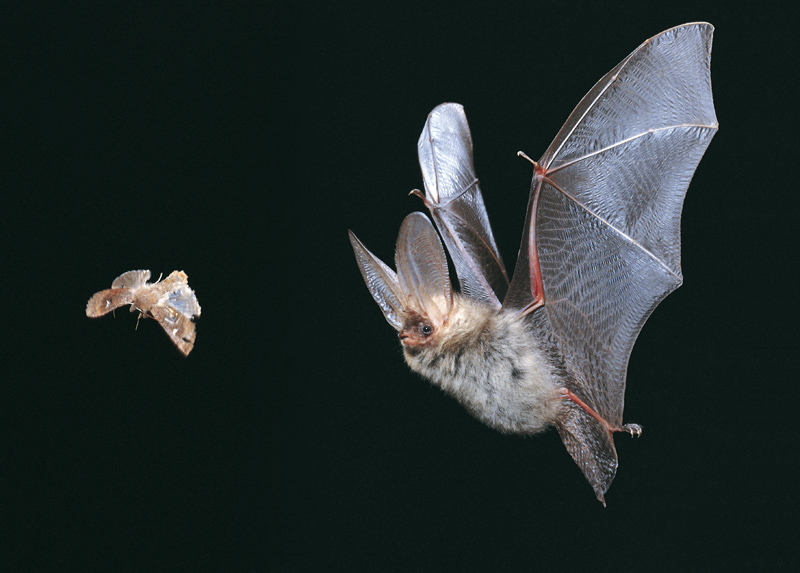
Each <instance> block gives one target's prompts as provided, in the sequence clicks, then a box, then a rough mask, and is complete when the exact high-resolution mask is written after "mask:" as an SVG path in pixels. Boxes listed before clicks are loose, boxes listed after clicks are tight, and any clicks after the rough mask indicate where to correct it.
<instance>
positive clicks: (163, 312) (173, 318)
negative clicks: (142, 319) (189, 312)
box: [150, 305, 197, 356]
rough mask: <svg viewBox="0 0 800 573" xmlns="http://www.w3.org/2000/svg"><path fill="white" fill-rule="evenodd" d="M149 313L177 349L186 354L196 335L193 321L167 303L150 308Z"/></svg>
mask: <svg viewBox="0 0 800 573" xmlns="http://www.w3.org/2000/svg"><path fill="white" fill-rule="evenodd" d="M150 314H151V316H152V317H153V318H155V319H156V320H157V321H158V323H159V324H160V325H161V327H162V328H163V329H164V331H165V332H166V333H167V334H168V335H169V337H170V338H171V339H172V342H174V343H175V345H176V346H177V347H178V349H179V350H180V351H181V352H183V354H184V355H186V356H188V355H189V353H190V352H191V351H192V349H193V348H194V339H195V337H196V335H197V333H196V332H195V324H194V322H192V321H191V319H190V318H187V317H186V316H184V315H183V314H181V313H180V312H178V311H177V310H176V309H174V308H172V307H171V306H168V305H159V306H154V307H153V308H151V309H150Z"/></svg>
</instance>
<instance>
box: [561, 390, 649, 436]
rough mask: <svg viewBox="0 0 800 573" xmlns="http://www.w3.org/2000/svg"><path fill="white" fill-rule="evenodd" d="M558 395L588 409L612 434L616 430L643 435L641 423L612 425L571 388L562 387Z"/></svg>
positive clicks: (633, 434)
mask: <svg viewBox="0 0 800 573" xmlns="http://www.w3.org/2000/svg"><path fill="white" fill-rule="evenodd" d="M558 397H559V398H561V399H569V400H572V401H573V402H575V403H576V404H577V405H578V406H580V407H581V408H583V409H584V410H586V412H587V413H588V414H590V415H591V416H592V417H593V418H594V419H595V420H597V421H598V422H600V423H601V424H602V425H603V427H604V428H605V429H606V430H608V431H609V432H611V433H612V434H613V433H614V432H627V433H628V434H630V435H631V436H636V437H637V438H638V437H639V436H641V435H642V427H641V426H640V425H639V424H625V425H624V426H622V427H621V428H618V427H616V426H612V425H611V424H609V423H608V422H606V420H605V418H603V417H602V416H601V415H600V414H598V413H597V412H595V411H594V410H593V409H592V408H590V407H589V405H588V404H587V403H586V402H584V401H583V400H581V399H580V398H578V397H577V396H576V395H575V393H574V392H572V391H571V390H570V389H569V388H560V389H559V396H558Z"/></svg>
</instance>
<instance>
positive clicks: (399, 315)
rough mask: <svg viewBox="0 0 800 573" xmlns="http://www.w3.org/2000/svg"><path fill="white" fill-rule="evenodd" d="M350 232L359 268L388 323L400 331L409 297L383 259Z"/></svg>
mask: <svg viewBox="0 0 800 573" xmlns="http://www.w3.org/2000/svg"><path fill="white" fill-rule="evenodd" d="M348 233H349V235H350V244H351V245H353V251H354V252H355V254H356V262H358V268H359V269H361V276H363V277H364V282H365V283H367V288H368V289H369V293H370V294H371V295H372V298H374V299H375V302H377V303H378V306H379V307H381V312H383V316H385V317H386V320H387V321H388V323H389V324H391V325H392V326H393V327H394V328H395V330H397V331H399V330H400V329H401V328H402V327H403V319H404V317H405V309H406V308H407V307H408V299H407V297H406V295H405V294H404V293H403V289H402V288H401V287H400V281H399V280H398V279H397V275H396V274H395V272H394V271H393V270H392V269H390V268H389V267H388V266H386V264H384V263H383V261H381V260H380V259H379V258H378V257H376V256H375V255H373V254H372V253H370V252H369V251H368V250H367V248H366V247H365V246H364V245H363V244H362V243H361V241H359V240H358V237H356V236H355V235H354V234H353V232H352V231H348Z"/></svg>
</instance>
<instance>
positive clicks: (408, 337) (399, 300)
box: [350, 212, 453, 346]
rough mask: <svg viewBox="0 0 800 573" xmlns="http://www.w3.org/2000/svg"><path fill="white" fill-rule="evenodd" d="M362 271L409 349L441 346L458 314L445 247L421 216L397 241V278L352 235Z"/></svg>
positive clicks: (409, 220) (409, 223)
mask: <svg viewBox="0 0 800 573" xmlns="http://www.w3.org/2000/svg"><path fill="white" fill-rule="evenodd" d="M350 243H351V244H352V245H353V251H355V254H356V261H357V262H358V267H359V268H360V269H361V274H362V276H363V277H364V282H366V283H367V288H368V289H369V292H370V294H372V298H374V299H375V302H377V303H378V306H380V307H381V311H382V312H383V315H384V316H385V317H386V320H387V321H388V322H389V324H391V325H392V326H393V327H394V328H395V329H396V330H397V332H398V336H399V337H400V341H401V342H402V343H403V345H405V346H423V345H428V344H431V343H432V342H433V341H434V340H436V334H437V332H438V331H439V329H440V328H441V327H442V326H444V325H445V324H446V323H447V317H448V316H449V314H450V311H451V310H452V308H453V289H452V287H451V286H450V276H449V274H448V270H447V258H446V257H445V254H444V248H443V247H442V242H441V240H440V239H439V235H437V234H436V231H435V230H434V228H433V225H432V224H431V222H430V220H428V218H427V217H426V216H425V215H423V214H422V213H419V212H417V213H411V214H410V215H409V216H408V217H406V218H405V220H404V221H403V224H402V225H401V227H400V234H399V235H398V237H397V253H396V255H395V263H396V265H397V274H395V272H394V271H393V270H392V269H390V268H389V267H388V266H387V265H386V264H384V263H383V262H382V261H381V260H380V259H378V258H377V257H376V256H375V255H373V254H372V253H370V252H369V251H368V250H367V248H366V247H364V245H362V244H361V241H359V240H358V238H356V236H355V235H354V234H353V233H352V231H351V232H350Z"/></svg>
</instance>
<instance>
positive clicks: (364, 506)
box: [0, 2, 798, 571]
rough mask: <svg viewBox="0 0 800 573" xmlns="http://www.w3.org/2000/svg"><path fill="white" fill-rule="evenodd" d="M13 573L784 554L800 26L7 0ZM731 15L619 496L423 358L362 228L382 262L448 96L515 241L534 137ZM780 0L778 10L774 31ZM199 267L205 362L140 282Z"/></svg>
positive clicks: (7, 377)
mask: <svg viewBox="0 0 800 573" xmlns="http://www.w3.org/2000/svg"><path fill="white" fill-rule="evenodd" d="M4 20H5V22H4V24H5V25H6V27H7V28H8V31H7V33H4V34H3V35H2V37H3V40H2V46H3V47H2V54H3V56H2V59H3V61H4V68H5V69H4V73H3V82H2V83H3V88H2V89H3V93H4V94H5V97H3V98H2V101H3V107H4V108H5V110H4V112H3V113H4V117H5V118H6V120H5V122H4V123H5V125H6V128H5V129H4V130H3V137H2V138H0V139H1V140H2V143H3V149H2V157H3V177H2V180H0V186H2V187H1V188H2V190H3V203H2V205H3V206H2V208H0V213H2V215H0V216H2V218H3V224H2V229H1V230H0V233H2V236H3V243H2V244H3V252H4V255H3V258H4V261H3V263H4V264H3V269H4V271H5V276H4V280H3V281H2V283H1V284H0V296H2V300H3V301H4V302H5V304H4V312H3V316H4V320H3V323H2V335H1V336H2V337H3V338H2V340H3V359H2V379H0V523H1V524H2V530H1V531H0V539H2V541H0V542H1V543H2V544H3V546H2V550H0V567H1V568H2V569H3V570H11V571H13V570H59V571H64V570H81V571H88V570H164V569H167V570H169V569H183V570H190V569H195V570H248V571H263V570H270V569H273V570H279V571H320V570H357V571H374V570H403V571H409V570H437V571H443V570H457V571H473V570H474V571H509V570H531V569H534V568H547V569H554V568H556V569H566V568H570V569H572V568H578V569H588V568H590V567H591V568H592V569H599V570H609V569H615V570H617V569H623V570H630V569H659V568H669V569H676V568H678V567H681V568H683V567H688V568H691V569H698V568H703V569H715V568H722V567H730V566H736V567H748V568H750V567H775V566H783V567H788V566H790V565H792V564H796V563H797V555H796V550H795V549H794V545H795V544H796V539H797V519H796V512H797V510H798V503H797V502H798V496H797V493H796V488H795V481H796V480H795V476H796V475H797V470H796V462H795V454H796V452H797V448H798V446H797V439H796V438H797V430H796V424H795V422H794V420H795V418H796V397H797V392H796V390H795V388H796V383H797V380H798V376H797V368H796V355H795V352H796V347H797V344H796V342H797V339H796V336H794V329H793V325H794V321H795V319H796V316H797V315H796V310H795V306H796V305H795V304H794V302H793V297H794V296H795V294H794V293H795V290H796V289H793V288H792V286H793V281H794V279H795V274H796V263H795V260H796V256H795V248H794V247H795V245H796V240H795V233H796V228H797V221H798V216H797V206H798V205H797V203H798V200H797V192H796V185H795V184H794V180H795V177H794V175H793V173H794V170H795V164H796V161H797V160H796V158H795V155H796V151H795V149H796V146H795V145H794V140H795V139H796V133H797V125H796V123H797V122H796V119H795V115H796V114H795V113H794V111H793V110H794V109H795V106H796V102H795V100H796V98H795V92H796V90H795V84H796V82H797V73H796V71H795V65H794V61H795V59H796V55H797V54H796V49H795V48H794V44H795V41H794V40H795V39H794V35H793V34H794V32H793V31H792V29H791V27H790V26H789V20H791V19H790V18H788V17H787V15H785V14H780V13H778V12H777V11H774V12H772V13H769V12H768V11H765V10H764V9H763V7H761V9H758V10H755V9H754V10H751V11H748V12H747V13H742V12H738V11H737V10H736V9H735V7H733V6H732V5H729V4H723V3H720V4H704V3H702V2H692V3H688V4H686V5H682V4H680V3H674V2H669V3H660V4H658V5H649V4H644V3H641V2H635V3H634V2H621V3H614V4H611V3H609V4H603V5H602V6H601V5H600V4H595V3H585V4H583V3H560V4H557V5H556V4H553V3H533V2H526V3H519V4H517V5H507V6H504V7H499V6H496V5H494V4H491V3H487V4H474V5H461V4H451V5H447V6H445V5H436V6H433V5H432V4H421V5H382V4H374V5H373V4H372V3H362V4H358V3H347V4H337V5H333V4H331V5H325V4H320V5H314V4H313V3H303V4H302V6H301V5H298V6H297V7H296V8H289V7H287V6H284V5H268V4H262V3H258V4H220V5H216V6H212V5H210V4H203V5H202V7H201V6H198V5H195V4H194V3H185V4H184V3H170V4H169V5H168V6H163V7H159V8H144V7H142V6H141V5H138V4H137V5H136V6H126V7H122V6H115V7H109V6H107V5H106V4H104V3H96V4H91V3H82V4H77V5H72V6H70V7H67V6H63V5H61V4H59V3H45V4H36V5H34V4H30V5H29V8H28V9H27V10H26V11H25V12H24V13H23V12H18V13H9V14H7V15H6V17H5V18H4ZM697 20H707V21H710V22H711V23H713V24H714V25H715V26H716V28H717V31H716V34H715V39H714V51H713V58H712V79H713V84H714V93H715V103H716V107H717V115H718V118H719V122H720V131H719V133H718V134H717V136H716V137H715V139H714V140H713V141H712V143H711V146H710V147H709V150H708V152H707V154H706V156H705V158H704V159H703V161H702V162H701V164H700V167H699V169H698V171H697V174H696V176H695V178H694V180H693V182H692V185H691V187H690V190H689V193H688V195H687V199H686V203H685V208H684V215H683V259H682V265H683V271H684V276H685V283H684V286H683V287H682V288H681V289H679V290H678V291H677V292H675V293H674V294H673V295H671V296H670V297H669V298H667V299H666V301H665V302H664V303H662V305H661V306H660V307H659V308H658V309H657V310H656V312H655V313H654V315H653V316H652V317H651V318H650V320H649V321H648V323H647V325H646V327H645V328H644V330H643V332H642V334H641V336H640V338H639V340H638V342H637V344H636V347H635V349H634V352H633V355H632V358H631V362H630V367H629V372H628V390H627V393H626V410H625V419H626V421H635V422H638V423H640V424H642V425H643V426H644V428H645V433H644V435H643V437H642V438H641V439H639V440H631V439H628V438H625V437H624V436H622V437H618V438H617V447H618V450H619V457H620V469H619V471H618V474H617V478H616V480H615V481H614V483H613V485H612V487H611V489H610V491H609V493H608V494H607V501H608V507H607V508H606V509H604V508H603V507H602V506H601V505H600V504H599V503H598V502H597V501H596V500H595V498H594V495H593V493H592V491H591V488H590V487H589V485H588V484H587V483H586V482H585V480H584V478H583V476H582V475H581V473H580V471H579V469H578V468H577V466H576V465H575V464H574V463H573V462H572V461H571V459H570V458H569V456H568V454H567V453H566V451H565V449H564V448H563V446H562V445H561V443H560V440H559V439H558V436H557V435H556V433H555V432H552V431H551V432H548V433H546V434H545V435H543V436H539V437H536V438H529V439H523V438H519V437H511V436H503V435H501V434H499V433H497V432H494V431H492V430H490V429H488V428H486V427H484V426H482V425H481V424H480V423H478V422H477V421H475V420H473V419H472V418H470V416H469V415H468V414H466V413H465V412H464V411H463V409H462V408H461V407H460V406H458V405H457V404H456V403H455V402H454V401H453V400H452V399H450V398H448V397H446V396H445V395H443V394H442V392H440V391H439V390H437V389H435V388H433V387H431V386H430V385H429V384H428V383H427V382H424V381H423V380H421V379H419V378H418V377H416V376H415V375H413V374H412V373H410V372H409V371H408V369H407V368H406V367H405V366H404V364H403V361H402V357H401V355H400V350H399V345H398V342H397V339H396V336H395V334H394V332H393V330H392V329H391V328H390V327H389V326H388V325H386V323H385V321H384V319H383V318H382V316H381V314H380V312H379V310H378V309H377V308H376V306H375V304H374V303H373V302H372V300H371V299H370V297H369V294H368V292H367V290H366V288H365V287H364V284H363V281H362V280H361V277H360V275H359V273H358V270H357V267H356V265H355V262H354V260H353V256H352V251H351V249H350V246H349V243H348V241H347V238H346V230H347V229H348V228H352V229H353V230H354V231H356V232H357V233H358V235H359V237H360V238H361V239H362V240H363V241H364V242H365V244H366V245H367V246H368V247H369V248H370V249H371V250H373V251H374V252H375V254H376V255H378V256H379V257H381V258H382V259H384V260H391V258H392V253H393V247H394V240H395V238H396V233H397V230H398V228H399V225H400V222H401V221H402V219H403V217H404V216H405V215H406V214H407V213H409V212H410V211H412V210H417V209H420V208H421V205H420V204H419V201H418V200H417V199H415V198H409V197H406V194H407V193H408V191H410V190H411V189H413V188H415V187H419V186H420V185H421V177H420V174H419V168H418V164H417V158H416V141H417V138H418V136H419V132H420V130H421V129H422V126H423V124H424V121H425V117H426V115H427V113H428V112H429V111H430V110H431V109H433V107H435V106H436V105H437V104H439V103H442V102H444V101H457V102H459V103H461V104H463V105H464V106H465V109H466V112H467V117H468V118H469V121H470V127H471V130H472V135H473V140H474V142H475V158H476V167H477V172H478V174H479V176H480V178H481V183H482V188H483V190H484V196H485V201H486V204H487V209H488V211H489V214H490V217H491V219H492V222H493V227H494V231H495V235H496V237H497V240H498V243H499V247H500V251H501V253H503V254H504V257H505V259H506V263H507V264H508V265H509V266H510V265H512V264H513V260H514V254H515V253H516V251H517V248H518V245H519V234H520V232H521V227H522V219H523V215H524V209H525V205H526V203H527V193H528V186H529V182H530V175H531V173H530V171H531V170H530V165H529V164H528V163H527V162H525V161H524V160H522V159H519V158H517V157H516V155H515V154H516V152H517V151H518V150H520V149H521V150H523V151H525V152H526V153H527V154H528V155H530V156H532V157H538V156H539V155H540V154H541V153H542V152H543V151H544V149H545V148H546V147H547V146H548V145H549V143H550V141H551V139H552V137H553V136H554V135H555V134H556V132H557V131H558V129H559V128H560V126H561V125H562V123H563V122H564V120H565V119H566V118H567V116H568V115H569V113H570V111H571V110H572V108H573V107H574V106H575V104H577V102H578V101H579V100H580V98H581V97H582V96H583V94H584V93H585V92H586V91H588V89H589V88H590V87H591V86H592V85H593V84H594V82H595V81H597V80H598V79H599V78H600V77H601V76H602V75H603V74H604V73H605V72H607V71H608V70H609V69H611V68H612V67H613V66H614V65H616V64H617V63H618V62H619V61H620V60H622V58H624V57H625V56H626V55H627V54H628V53H630V52H631V51H632V50H633V49H634V48H636V46H638V45H639V44H640V43H641V42H642V41H644V40H645V39H646V38H648V37H650V36H652V35H654V34H656V33H658V32H660V31H662V30H664V29H666V28H669V27H671V26H674V25H677V24H681V23H684V22H687V21H697ZM784 22H786V25H785V26H784ZM138 268H149V269H150V270H151V271H153V274H154V277H153V278H154V279H155V278H157V277H158V275H159V273H162V272H163V273H164V274H165V275H166V274H168V273H169V272H170V271H172V270H175V269H182V270H184V271H186V273H187V274H188V275H189V277H190V285H191V286H192V287H193V288H194V289H195V291H196V293H197V296H198V299H199V301H200V303H201V305H202V307H203V315H202V317H201V318H200V319H199V321H198V337H197V345H196V348H195V350H194V351H193V353H192V354H191V355H190V356H189V357H188V358H184V357H183V356H182V355H180V353H179V352H178V351H177V350H176V349H175V348H174V347H173V345H172V344H171V343H170V341H169V339H168V338H167V337H166V335H165V334H164V333H163V332H161V329H160V327H159V326H158V325H157V324H155V323H154V322H152V321H142V323H141V324H140V325H139V327H138V330H134V326H135V322H136V321H135V315H133V314H130V313H128V312H127V311H125V310H124V309H123V310H121V311H118V312H117V313H116V318H111V317H110V316H109V317H105V318H103V319H97V320H89V319H87V318H86V317H85V315H84V305H85V301H86V300H87V299H88V298H89V297H90V296H91V294H92V293H94V292H95V291H97V290H100V289H103V288H107V287H108V286H110V284H111V281H112V280H113V279H114V278H115V277H116V276H117V275H118V274H120V273H122V272H124V271H127V270H132V269H138Z"/></svg>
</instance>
